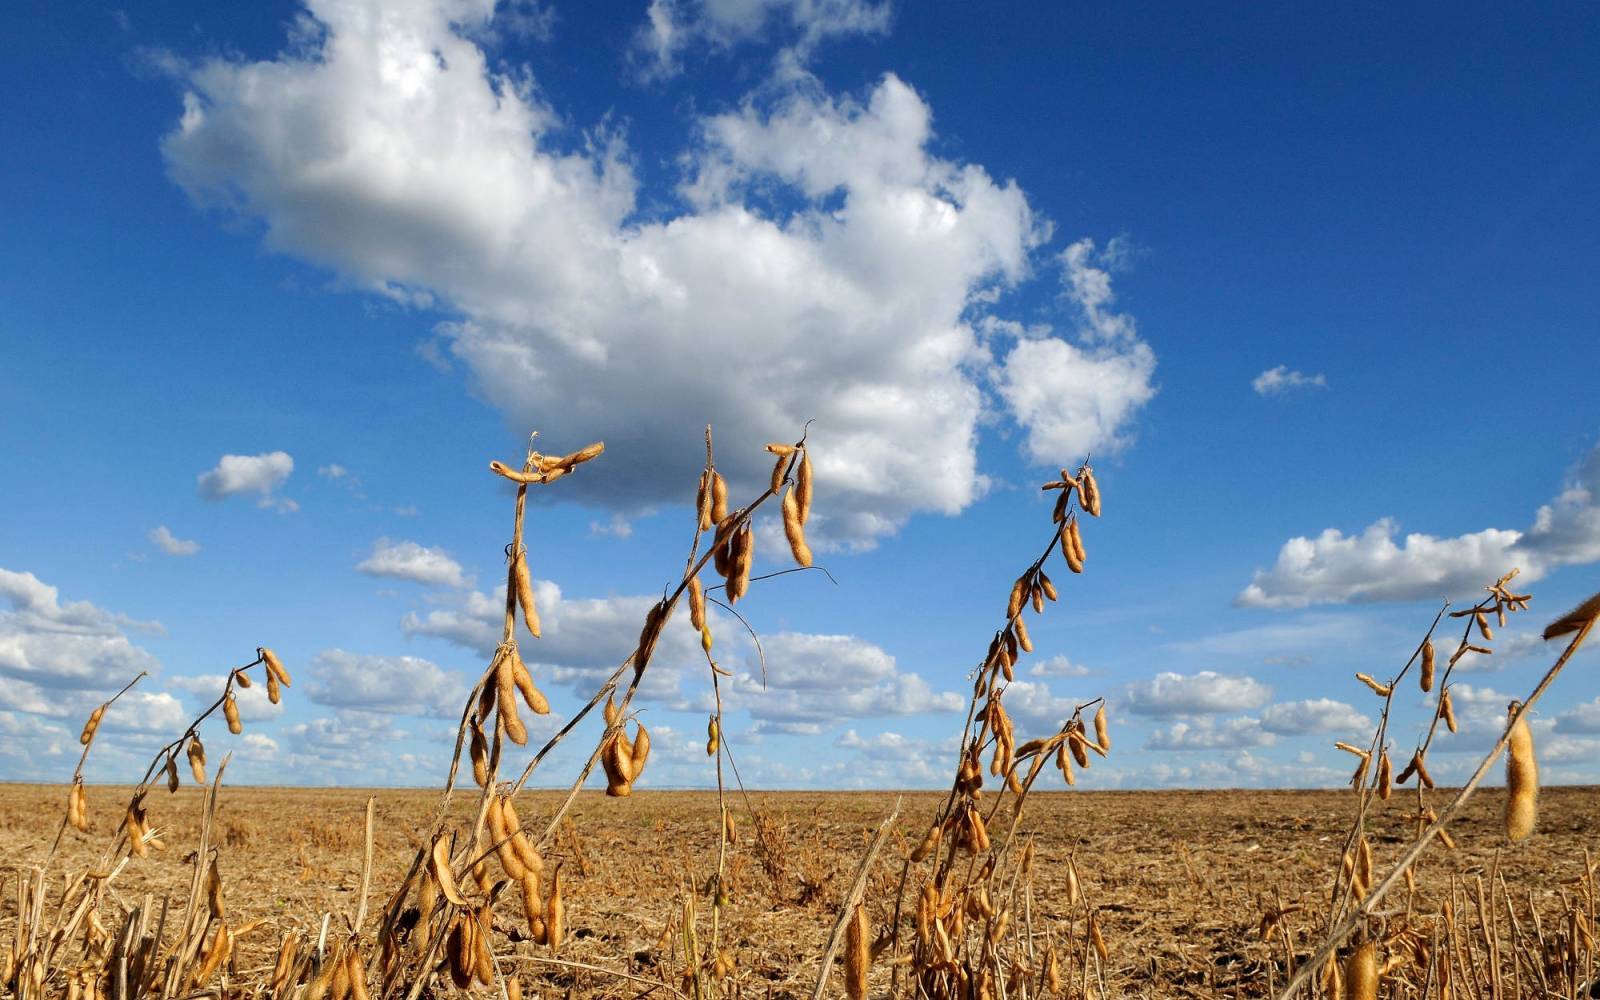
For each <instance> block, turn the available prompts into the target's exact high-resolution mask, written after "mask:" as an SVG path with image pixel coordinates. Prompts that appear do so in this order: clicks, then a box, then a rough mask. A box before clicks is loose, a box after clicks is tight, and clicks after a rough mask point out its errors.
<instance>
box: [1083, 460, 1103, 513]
mask: <svg viewBox="0 0 1600 1000" xmlns="http://www.w3.org/2000/svg"><path fill="white" fill-rule="evenodd" d="M1078 496H1079V497H1080V498H1081V499H1082V501H1083V511H1084V513H1085V514H1088V515H1090V516H1091V517H1099V516H1100V484H1099V483H1097V482H1095V478H1094V470H1093V469H1091V468H1089V467H1088V466H1087V465H1085V466H1084V467H1083V468H1082V469H1080V470H1079V473H1078Z"/></svg>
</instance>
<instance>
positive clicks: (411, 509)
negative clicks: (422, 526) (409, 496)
mask: <svg viewBox="0 0 1600 1000" xmlns="http://www.w3.org/2000/svg"><path fill="white" fill-rule="evenodd" d="M394 513H395V516H396V517H416V516H417V515H418V514H419V513H421V511H419V510H417V506H416V504H409V503H408V504H406V505H405V506H403V507H396V508H395V509H394Z"/></svg>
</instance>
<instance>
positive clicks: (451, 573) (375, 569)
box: [356, 538, 468, 587]
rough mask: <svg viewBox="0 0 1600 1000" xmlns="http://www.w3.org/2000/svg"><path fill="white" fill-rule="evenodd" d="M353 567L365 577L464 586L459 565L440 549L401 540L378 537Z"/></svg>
mask: <svg viewBox="0 0 1600 1000" xmlns="http://www.w3.org/2000/svg"><path fill="white" fill-rule="evenodd" d="M356 569H357V570H359V571H360V572H362V573H365V574H367V575H368V576H387V577H391V578H393V579H396V580H412V581H415V582H416V583H425V584H429V585H430V586H445V587H465V586H468V581H467V579H466V576H465V575H464V574H463V573H462V571H461V564H460V563H458V562H456V561H455V560H454V559H452V558H451V557H450V554H449V553H447V552H446V551H445V550H444V549H437V548H428V547H426V546H422V545H418V544H417V543H416V542H408V541H403V540H402V541H390V540H389V539H387V538H380V539H378V540H377V541H376V542H374V543H373V544H372V555H370V556H368V557H367V558H366V559H364V560H362V561H361V562H360V563H358V564H357V565H356Z"/></svg>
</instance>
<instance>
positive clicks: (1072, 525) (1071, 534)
mask: <svg viewBox="0 0 1600 1000" xmlns="http://www.w3.org/2000/svg"><path fill="white" fill-rule="evenodd" d="M1067 541H1069V542H1071V543H1072V551H1073V552H1074V553H1076V554H1077V556H1078V562H1080V563H1087V562H1088V561H1089V555H1088V553H1087V552H1085V551H1084V548H1083V532H1081V531H1079V530H1078V519H1077V518H1075V517H1074V518H1069V519H1068V520H1067Z"/></svg>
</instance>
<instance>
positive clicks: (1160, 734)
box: [1144, 717, 1277, 750]
mask: <svg viewBox="0 0 1600 1000" xmlns="http://www.w3.org/2000/svg"><path fill="white" fill-rule="evenodd" d="M1275 742H1277V737H1276V736H1274V735H1273V734H1272V733H1270V732H1268V731H1267V730H1266V729H1265V728H1264V727H1263V726H1262V725H1261V720H1260V719H1252V718H1249V717H1243V718H1238V719H1226V720H1224V721H1222V722H1217V721H1215V720H1213V719H1209V718H1206V719H1198V720H1195V721H1194V722H1183V721H1179V722H1174V723H1173V724H1172V725H1170V726H1168V727H1167V728H1166V729H1157V730H1155V731H1153V732H1152V733H1151V734H1150V738H1149V739H1148V740H1146V741H1145V744H1144V745H1145V749H1146V750H1231V749H1236V748H1240V747H1266V746H1271V745H1272V744H1273V743H1275Z"/></svg>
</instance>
